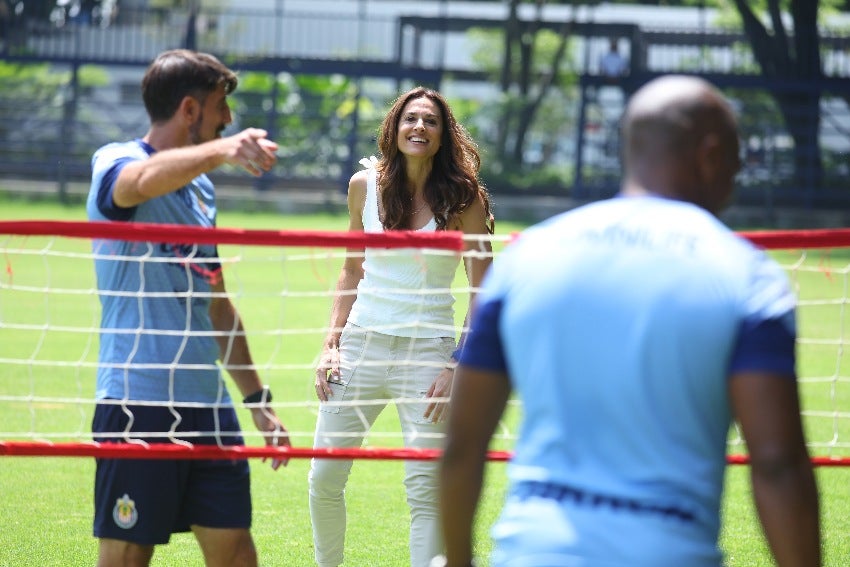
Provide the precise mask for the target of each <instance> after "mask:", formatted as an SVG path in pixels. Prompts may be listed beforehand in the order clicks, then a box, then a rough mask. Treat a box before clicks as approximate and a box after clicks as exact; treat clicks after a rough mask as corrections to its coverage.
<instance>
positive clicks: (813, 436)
mask: <svg viewBox="0 0 850 567" xmlns="http://www.w3.org/2000/svg"><path fill="white" fill-rule="evenodd" d="M84 218H85V214H84V211H83V208H82V207H81V206H79V205H76V206H68V207H65V206H60V205H57V204H55V203H48V202H29V201H26V200H22V199H12V198H2V197H0V220H13V219H51V220H57V219H60V220H83V219H84ZM220 226H223V227H240V228H248V229H275V230H280V229H321V230H344V229H345V226H346V225H345V218H344V217H342V216H329V215H305V216H282V215H275V214H269V213H237V212H230V211H224V212H222V213H221V214H220ZM521 228H522V226H520V225H517V224H510V223H500V224H498V225H497V234H502V235H506V234H510V233H512V232H514V231H516V230H519V229H521ZM0 243H2V244H0V248H2V252H3V256H4V260H3V262H4V273H3V275H0V277H2V278H3V279H4V281H9V279H10V278H14V279H15V283H16V285H27V284H31V285H32V286H34V287H45V286H49V287H50V288H51V292H52V293H51V294H50V297H49V298H47V297H45V294H43V293H41V294H40V293H17V292H15V294H14V296H13V295H12V294H11V293H9V292H7V291H5V290H0V329H2V328H3V327H5V326H7V325H8V324H9V323H10V322H14V323H24V322H31V323H35V322H38V324H40V325H44V324H45V323H49V324H50V327H49V328H46V327H45V328H38V329H32V330H21V329H20V327H16V330H15V331H14V332H12V331H10V330H6V329H4V330H3V331H2V335H3V336H2V340H0V359H4V360H9V359H12V358H21V357H22V356H24V355H23V354H22V353H28V354H27V356H29V354H30V353H31V354H32V357H33V363H32V364H14V365H7V366H11V368H4V369H3V370H2V372H0V432H4V435H5V436H6V437H7V438H9V437H13V436H14V435H12V434H13V433H18V434H19V435H22V434H26V433H27V432H29V431H35V432H39V433H42V434H49V433H50V432H56V431H61V432H71V433H76V434H77V435H78V436H79V437H80V438H84V436H85V434H86V432H87V431H88V427H89V420H90V410H91V405H90V403H87V402H85V401H80V402H72V403H68V402H67V401H64V400H67V399H71V400H76V399H79V400H90V398H91V397H92V395H93V390H94V385H93V376H94V372H93V370H92V369H91V364H93V362H94V359H95V357H96V333H91V334H80V333H74V334H70V333H68V332H67V331H63V329H65V328H67V327H69V326H76V327H80V326H91V327H92V329H94V328H95V327H96V324H97V298H96V297H95V296H94V295H92V294H85V293H76V294H75V293H69V292H67V291H63V290H71V289H76V290H81V289H87V288H90V287H91V286H92V283H93V275H92V273H91V265H90V260H89V259H85V260H81V259H80V258H75V257H68V256H66V255H63V256H44V255H41V254H39V255H33V256H31V257H24V256H20V255H17V254H10V251H12V250H14V249H17V248H23V247H25V248H27V249H33V250H35V249H39V248H40V247H45V248H47V247H49V249H50V250H55V251H57V252H59V251H61V252H63V253H65V254H68V253H70V254H73V253H82V252H86V251H87V250H88V242H87V241H70V240H63V241H49V240H48V239H41V240H40V239H38V238H35V237H32V238H30V239H25V242H24V241H22V240H21V239H19V238H18V239H7V238H6V237H5V236H4V235H0ZM222 256H223V257H226V258H233V259H234V260H236V259H238V262H234V263H233V265H232V266H231V267H229V268H225V269H226V272H225V277H226V279H227V284H228V289H229V290H230V291H231V292H236V293H238V294H239V296H238V302H239V303H238V305H239V308H240V311H241V313H242V315H243V318H244V319H245V322H246V327H247V328H248V330H249V331H250V332H251V333H252V338H251V341H252V342H251V345H252V350H253V351H254V356H255V361H256V362H257V364H259V365H261V366H263V367H264V371H263V374H264V377H265V379H266V380H267V381H268V382H269V383H270V384H271V385H272V387H273V389H274V391H275V400H276V402H278V401H280V402H281V403H282V404H283V405H282V406H281V407H280V409H279V410H278V411H279V413H280V414H281V416H282V418H283V420H284V422H285V423H286V425H287V427H288V428H289V429H290V430H291V431H293V432H295V434H296V435H295V437H294V439H293V443H294V444H295V445H298V446H305V447H306V446H309V445H310V443H311V439H310V433H311V432H312V429H313V425H314V422H315V406H314V404H313V403H312V402H313V401H314V393H313V387H312V373H311V371H310V369H309V365H310V364H312V359H313V358H314V357H315V355H316V354H317V353H318V348H319V345H320V341H321V335H322V332H321V328H320V327H321V326H323V325H326V324H327V318H328V300H327V296H321V297H310V296H308V295H305V293H306V292H308V291H311V290H312V291H329V290H331V289H332V288H333V286H334V284H335V281H336V277H337V274H338V267H339V262H340V259H339V256H338V255H337V254H330V253H329V254H326V255H324V256H323V255H311V256H310V257H306V255H304V254H302V253H301V252H300V251H299V250H297V249H292V250H287V251H285V254H283V255H281V253H280V251H272V250H269V249H267V248H262V247H249V248H246V249H242V248H237V247H223V248H222ZM791 256H792V254H790V253H789V254H788V255H787V257H788V258H790V257H791ZM797 256H798V255H797V254H796V253H794V254H793V257H795V258H796V257H797ZM782 259H783V261H784V260H785V259H786V258H785V257H783V258H782ZM847 263H848V259H847V256H846V255H842V254H840V253H838V252H833V253H832V254H831V255H829V256H824V255H821V254H812V255H811V257H809V258H808V259H807V260H806V265H811V266H815V267H818V266H820V267H821V268H823V267H824V266H826V267H829V268H830V270H828V271H825V270H824V269H819V270H815V271H812V272H808V271H803V270H797V271H795V272H794V273H793V274H792V278H793V279H794V280H795V281H797V282H798V283H799V285H800V297H801V300H808V301H811V300H815V299H817V300H818V302H813V303H811V304H810V305H808V304H807V305H805V306H804V307H802V308H801V312H800V327H801V333H800V334H801V337H803V338H805V339H807V342H805V343H804V344H802V345H801V351H800V367H801V375H802V376H804V377H806V376H809V377H823V380H820V381H816V380H810V381H807V382H805V383H804V384H803V386H802V391H803V403H804V407H805V409H806V410H807V411H812V412H813V411H822V412H824V415H823V416H818V415H813V416H812V417H807V420H806V426H807V433H808V434H809V438H810V441H811V442H812V443H814V445H813V449H812V451H813V453H814V454H818V455H826V454H829V453H830V444H831V442H832V440H833V439H834V438H837V440H838V441H839V442H840V443H844V442H850V431H848V426H850V424H848V423H845V422H846V421H848V420H847V419H846V418H840V419H834V418H833V417H834V415H835V414H836V411H838V410H842V409H844V408H846V407H848V403H850V399H848V398H850V393H848V392H847V391H846V390H850V387H848V385H847V384H846V382H844V381H842V380H836V379H835V377H836V376H837V375H840V374H841V371H842V365H843V364H844V361H843V348H842V346H843V345H842V344H841V341H837V339H838V338H839V337H841V336H843V334H842V333H843V332H844V327H845V324H844V317H843V312H842V311H841V309H842V307H841V306H840V305H837V304H833V303H828V304H823V305H820V304H819V303H823V302H822V301H821V300H823V299H824V298H829V299H835V298H841V297H844V296H845V294H846V290H845V284H846V281H845V279H846V276H845V275H844V274H843V273H839V271H838V268H843V267H844V266H846V265H847ZM281 290H289V291H291V292H295V294H296V295H295V296H293V297H289V296H286V297H284V296H281V294H280V292H281ZM298 294H301V295H298ZM459 300H460V301H459V305H458V312H460V316H462V312H463V311H464V309H465V305H464V301H463V298H459ZM287 329H290V330H297V329H300V330H301V331H300V332H295V331H293V332H291V333H287V332H286V330H287ZM311 329H312V331H311ZM39 360H41V361H53V362H55V361H68V362H69V364H66V365H64V366H63V365H57V364H51V365H48V366H47V370H45V368H43V367H41V366H39V364H38V363H37V361H39ZM845 373H846V371H845ZM28 395H32V396H36V397H42V398H55V399H56V401H52V400H46V401H45V400H42V401H40V402H38V403H27V404H21V403H19V402H16V403H11V402H4V401H2V400H3V397H4V396H6V397H9V396H28ZM307 402H311V403H307ZM241 417H242V423H243V425H244V426H246V433H248V432H249V428H250V425H249V423H250V420H249V419H247V417H246V416H245V415H244V413H243V414H242V415H241ZM506 427H508V428H509V429H511V430H512V431H516V429H515V413H514V414H512V415H511V416H509V417H508V419H507V421H506ZM397 428H398V423H397V418H396V416H395V412H394V409H393V408H388V409H387V411H385V412H384V414H383V415H382V416H381V418H380V419H379V422H378V423H377V424H376V426H375V429H374V432H375V435H374V437H372V438H371V439H370V441H369V443H370V444H371V445H372V446H394V445H398V443H399V441H398V438H397V437H396V435H395V434H396V433H397ZM248 442H249V444H259V440H258V439H256V438H251V437H249V438H248ZM505 443H506V442H502V441H500V442H498V443H497V448H503V447H507V445H506V444H505ZM733 450H734V452H741V451H742V448H741V447H739V446H735V447H733ZM832 452H833V453H835V454H841V455H846V454H847V449H843V448H840V447H839V448H838V449H835V450H833V451H832ZM402 466H403V465H402V463H400V462H396V461H361V462H358V463H357V464H356V465H355V467H354V471H353V473H352V477H351V480H350V482H349V486H348V503H349V526H348V534H347V547H346V557H347V559H348V560H347V562H346V564H347V565H351V566H372V565H374V566H390V567H392V566H404V565H407V564H408V563H407V562H408V559H407V525H408V517H407V506H406V503H405V498H404V489H403V486H402V482H401V478H402ZM308 467H309V463H308V462H307V461H306V460H303V459H296V460H293V461H292V462H290V464H289V466H288V467H287V468H285V469H281V470H278V471H277V472H273V471H272V470H271V469H270V468H269V467H268V465H267V464H263V463H261V462H260V461H258V460H255V461H252V462H251V468H252V474H253V494H254V528H253V533H254V536H255V539H256V541H257V545H258V548H259V551H260V556H261V563H262V564H263V565H268V566H276V565H281V566H302V565H303V566H307V565H311V564H312V544H311V541H312V536H311V530H310V520H309V513H308V510H307V471H308ZM504 470H505V467H504V464H502V463H493V464H491V465H489V467H488V477H487V485H486V488H485V492H484V499H483V501H482V505H481V509H480V515H479V520H478V525H477V541H478V544H477V550H476V551H477V554H478V555H479V557H482V558H484V557H486V555H487V553H488V551H489V549H490V542H489V538H488V529H489V526H490V525H491V524H492V522H493V521H494V519H495V518H496V516H497V514H498V512H499V509H500V506H501V500H502V497H503V495H504V487H505V477H504ZM748 472H749V471H748V469H747V467H743V466H734V467H730V468H729V472H728V476H727V487H726V495H725V499H724V505H723V513H724V529H723V534H722V540H721V544H722V547H723V549H724V551H725V553H726V555H727V564H728V565H730V566H746V567H750V566H768V565H772V562H771V560H770V556H769V553H768V552H767V550H766V547H765V544H764V540H763V538H762V535H761V532H760V528H759V525H758V522H757V520H756V518H755V515H754V511H753V506H752V503H751V493H750V489H749V481H748ZM817 474H818V481H819V484H820V492H821V496H822V515H823V531H824V539H825V564H826V565H833V566H836V567H837V566H839V565H845V564H846V562H847V557H850V501H848V498H850V489H848V483H847V480H848V479H847V475H850V471H845V470H844V469H841V468H821V469H819V470H818V473H817ZM93 476H94V463H93V460H92V459H89V458H55V457H5V458H2V459H0V490H1V491H2V492H1V493H2V498H0V528H2V529H0V566H2V567H5V566H9V567H11V566H15V567H17V566H30V565H33V566H34V565H40V566H52V565H55V566H60V565H61V566H78V565H79V566H83V565H93V564H94V562H95V557H96V548H97V545H96V541H95V539H94V538H93V537H92V535H91V514H92V484H93ZM154 564H156V565H188V566H194V565H202V560H201V557H200V552H199V550H198V548H197V546H196V544H195V542H194V539H193V538H192V537H191V536H190V535H186V534H180V535H177V536H175V537H174V538H173V539H172V542H171V544H170V545H168V546H163V547H161V548H159V549H158V550H157V552H156V554H155V557H154ZM482 564H484V565H486V561H482Z"/></svg>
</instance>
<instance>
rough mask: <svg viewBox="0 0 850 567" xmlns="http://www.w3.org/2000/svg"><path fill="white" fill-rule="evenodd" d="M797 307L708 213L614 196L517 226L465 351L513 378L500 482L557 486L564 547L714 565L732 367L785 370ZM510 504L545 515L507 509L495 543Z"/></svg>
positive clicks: (612, 556) (481, 298)
mask: <svg viewBox="0 0 850 567" xmlns="http://www.w3.org/2000/svg"><path fill="white" fill-rule="evenodd" d="M794 310H795V298H794V296H793V294H792V292H791V290H790V287H789V285H788V282H787V277H786V276H785V274H784V272H783V271H782V270H781V268H780V267H779V266H778V265H777V264H776V263H775V262H773V261H772V260H771V259H769V258H768V257H767V256H766V255H765V254H764V253H763V252H762V251H759V250H757V249H756V248H755V247H754V246H752V245H751V244H750V243H749V242H747V241H746V240H744V239H742V238H741V237H739V236H737V235H735V234H734V233H733V232H732V231H730V230H729V229H728V228H726V227H725V226H724V225H723V224H722V223H720V222H719V221H718V220H717V219H715V218H714V217H713V216H712V215H710V214H709V213H707V212H705V211H704V210H702V209H700V208H698V207H696V206H693V205H691V204H687V203H683V202H678V201H673V200H668V199H662V198H658V197H623V198H617V199H612V200H608V201H604V202H600V203H595V204H592V205H588V206H586V207H583V208H580V209H577V210H575V211H571V212H568V213H565V214H563V215H560V216H558V217H556V218H554V219H551V220H550V221H547V222H545V223H542V224H540V225H538V226H536V227H534V228H532V229H529V230H528V231H526V232H524V233H523V234H522V235H521V236H520V237H519V239H518V240H517V241H516V242H515V243H513V244H511V245H510V246H509V247H508V248H507V249H506V250H505V251H504V252H503V253H502V255H501V256H500V257H499V258H497V259H496V261H495V262H494V264H493V266H492V269H491V271H490V272H489V273H488V275H487V277H486V278H485V281H484V284H483V290H482V292H481V293H480V294H479V295H478V303H477V306H476V308H475V311H474V317H473V321H472V331H471V333H470V335H469V337H468V339H467V343H466V345H465V347H464V350H463V352H462V355H461V362H462V363H464V364H466V365H468V366H471V367H478V368H486V369H491V370H500V371H506V372H507V373H508V375H509V376H510V379H511V385H512V387H513V389H514V390H515V392H516V393H517V394H518V395H519V398H520V399H521V400H522V404H523V421H522V425H521V428H520V431H519V438H518V439H517V442H516V450H515V456H514V458H513V460H512V462H511V464H510V465H509V476H510V480H511V483H512V487H513V492H514V493H516V492H517V490H518V487H520V488H522V487H523V485H524V483H525V484H526V485H527V484H528V483H531V484H532V485H534V483H543V484H544V486H545V485H547V484H551V485H554V486H560V487H567V490H568V491H567V492H566V493H563V492H556V495H558V496H559V499H560V500H561V501H563V502H565V505H566V506H567V507H572V508H573V510H574V512H573V513H571V515H570V517H571V521H572V523H573V525H571V526H570V529H575V533H574V534H573V536H574V540H571V539H570V537H566V536H564V537H562V538H561V539H562V541H563V542H564V546H565V547H566V549H567V550H568V553H569V554H574V555H575V557H577V558H584V559H587V558H596V559H600V558H606V560H608V561H611V564H627V565H659V564H664V565H719V564H720V560H721V558H720V553H719V551H718V549H717V536H718V532H719V525H720V521H719V509H720V499H721V491H722V486H723V474H724V469H725V466H726V461H725V454H726V441H727V433H728V429H729V426H730V421H731V409H730V407H729V400H728V389H727V386H728V384H727V382H728V377H729V376H730V374H731V373H734V372H737V371H745V370H753V371H760V370H767V371H774V372H777V373H779V374H784V375H787V376H789V377H791V378H793V377H794V376H795V374H794V365H795V359H794V340H795V336H796V330H795V323H794ZM534 490H537V489H534ZM570 491H571V492H570ZM539 495H540V494H538V496H539ZM549 496H551V494H550V495H549ZM535 505H544V506H545V502H544V501H539V502H537V504H535ZM517 514H518V515H519V516H522V515H523V514H526V515H528V514H530V515H531V516H536V517H538V518H539V519H538V520H537V521H538V522H539V521H549V520H545V518H549V517H550V515H549V512H548V511H546V510H530V509H528V508H524V509H522V510H519V511H518V509H511V510H508V509H507V507H506V515H505V516H503V518H502V520H501V522H500V523H499V524H498V525H497V526H496V528H494V537H495V538H496V540H497V547H498V546H499V545H500V543H499V541H500V539H501V540H502V543H503V544H504V545H507V546H510V545H513V543H511V541H512V539H511V538H512V536H511V535H510V534H511V530H512V526H513V527H515V524H514V522H515V521H516V519H517ZM526 519H527V518H526ZM665 526H666V527H665ZM567 531H569V530H567ZM513 533H514V535H516V532H513ZM559 537H560V536H559ZM520 539H521V538H519V539H516V541H514V543H517V542H519V543H518V545H522V543H521V541H520ZM571 542H572V543H571ZM606 546H607V549H603V547H606ZM653 554H658V555H657V556H656V555H653ZM494 557H496V558H498V553H497V554H496V556H494ZM659 561H660V562H659ZM496 564H501V563H500V562H499V561H497V562H496ZM505 564H510V563H505ZM518 564H523V563H521V562H520V563H518ZM528 564H537V563H528ZM547 564H548V563H547ZM576 564H584V563H582V562H580V561H579V562H578V563H576ZM589 564H603V563H598V562H591V563H589ZM605 564H607V563H605Z"/></svg>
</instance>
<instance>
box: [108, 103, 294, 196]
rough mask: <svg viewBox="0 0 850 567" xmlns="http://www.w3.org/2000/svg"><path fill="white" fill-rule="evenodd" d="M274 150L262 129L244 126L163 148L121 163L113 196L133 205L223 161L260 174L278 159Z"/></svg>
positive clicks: (175, 188)
mask: <svg viewBox="0 0 850 567" xmlns="http://www.w3.org/2000/svg"><path fill="white" fill-rule="evenodd" d="M190 98H191V97H187V99H190ZM276 151H277V144H275V143H274V142H272V141H271V140H268V139H267V138H266V131H265V130H260V129H258V128H247V129H245V130H243V131H242V132H239V133H238V134H234V135H233V136H229V137H227V138H219V139H216V140H212V141H209V142H205V143H203V144H197V145H188V146H183V147H179V148H171V149H167V150H162V151H159V152H157V153H155V154H154V155H152V156H151V157H150V158H149V159H145V160H138V161H133V162H131V163H128V164H127V165H126V166H124V167H123V168H122V169H121V173H120V174H119V175H118V178H117V179H116V180H115V188H114V190H113V193H112V199H113V201H114V202H115V204H116V205H117V206H119V207H124V208H129V207H135V206H136V205H139V204H141V203H144V202H145V201H149V200H150V199H154V198H156V197H161V196H162V195H166V194H168V193H171V192H172V191H176V190H177V189H179V188H181V187H183V186H184V185H186V184H187V183H189V182H190V181H192V180H193V179H194V178H196V177H197V176H199V175H201V174H202V173H207V172H208V171H212V170H213V169H216V168H217V167H220V166H221V165H223V164H225V163H229V164H231V165H236V166H239V167H242V168H244V169H245V170H247V171H248V172H249V173H251V174H252V175H260V174H261V173H262V172H263V171H268V170H269V169H271V168H272V166H273V165H274V163H275V161H276V160H277V158H276V156H275V152H276Z"/></svg>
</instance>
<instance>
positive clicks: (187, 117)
mask: <svg viewBox="0 0 850 567" xmlns="http://www.w3.org/2000/svg"><path fill="white" fill-rule="evenodd" d="M177 113H178V114H179V115H180V117H181V118H182V119H183V120H184V121H185V122H186V123H187V124H194V123H195V122H196V121H197V119H198V117H199V116H200V115H201V105H200V103H198V101H197V100H196V99H195V97H193V96H189V95H186V96H184V97H183V100H181V101H180V106H178V107H177Z"/></svg>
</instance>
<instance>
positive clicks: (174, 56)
mask: <svg viewBox="0 0 850 567" xmlns="http://www.w3.org/2000/svg"><path fill="white" fill-rule="evenodd" d="M238 82H239V81H238V79H237V78H236V73H235V72H233V71H232V70H230V69H228V68H227V67H226V66H225V65H224V64H223V63H222V62H221V61H219V60H218V59H216V58H215V57H214V56H212V55H210V54H208V53H199V52H197V51H191V50H188V49H173V50H170V51H165V52H163V53H161V54H159V55H158V56H157V58H156V59H154V60H153V62H152V63H151V64H150V66H148V69H147V71H146V72H145V76H144V78H143V79H142V100H143V101H144V103H145V109H146V110H147V111H148V116H149V117H150V119H151V122H164V121H166V120H169V119H170V118H171V117H172V116H174V113H175V112H177V108H178V107H179V106H180V102H181V101H182V100H183V99H184V98H185V97H186V96H193V97H195V98H197V99H198V100H199V101H200V102H203V101H204V99H206V97H207V95H209V94H210V93H212V92H214V91H215V90H216V89H217V88H218V87H219V85H222V84H223V85H224V91H225V93H226V94H230V93H232V92H233V91H234V90H235V89H236V85H237V84H238Z"/></svg>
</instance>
